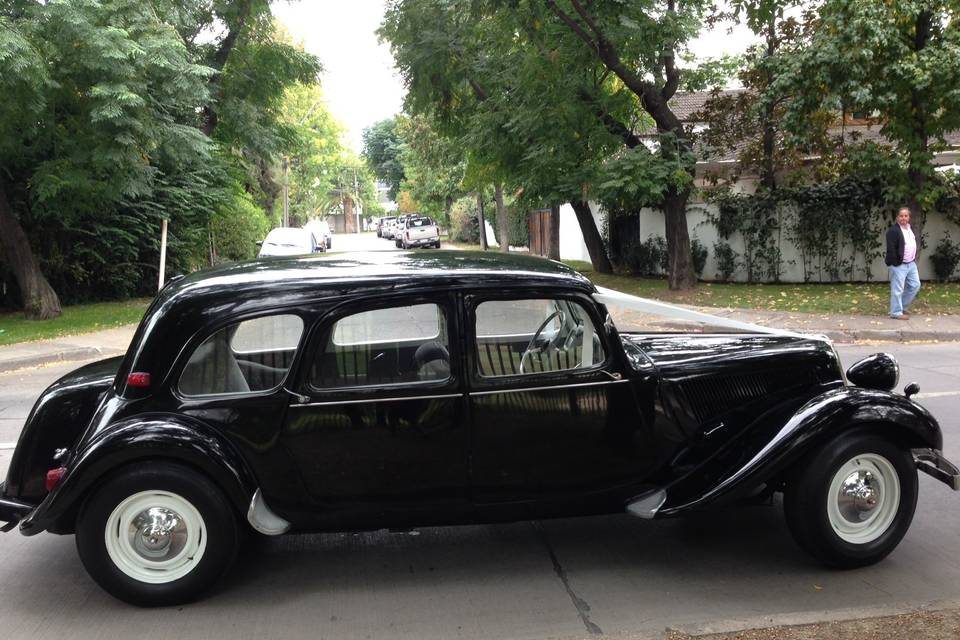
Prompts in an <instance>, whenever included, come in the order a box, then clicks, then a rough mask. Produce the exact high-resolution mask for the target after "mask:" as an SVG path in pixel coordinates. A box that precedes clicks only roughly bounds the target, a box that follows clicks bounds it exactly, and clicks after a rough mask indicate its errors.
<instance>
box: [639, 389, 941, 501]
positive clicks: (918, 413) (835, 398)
mask: <svg viewBox="0 0 960 640" xmlns="http://www.w3.org/2000/svg"><path fill="white" fill-rule="evenodd" d="M868 425H869V426H870V428H871V429H875V430H876V431H877V432H878V433H880V434H883V435H886V436H888V437H890V438H893V439H895V440H897V441H898V442H900V443H902V444H903V445H904V446H906V447H910V448H930V449H937V450H940V449H942V448H943V434H942V432H941V431H940V425H939V424H937V421H936V419H934V417H933V416H932V415H931V414H930V412H929V411H927V410H926V409H924V408H923V407H921V406H920V405H919V404H917V403H915V402H912V401H911V400H908V399H907V398H905V397H903V396H900V395H895V394H893V393H890V392H887V391H878V390H874V389H863V388H860V387H841V388H839V389H835V390H832V391H828V392H826V393H823V394H821V395H819V396H817V397H815V398H813V399H811V400H810V401H809V402H807V403H806V404H804V405H803V406H802V407H800V409H798V410H797V412H796V413H795V414H794V415H793V416H792V417H791V418H790V419H789V420H787V422H786V423H785V424H784V425H783V426H782V427H780V428H779V429H774V430H772V431H770V430H767V429H766V428H763V427H762V426H758V427H757V428H755V429H754V432H753V433H752V434H750V436H752V437H748V438H746V439H745V440H742V441H739V442H737V443H733V444H734V445H735V446H737V447H744V446H746V447H749V451H750V452H751V453H752V455H749V456H748V458H747V459H746V462H742V460H743V450H742V448H741V450H740V452H739V454H738V455H737V456H736V458H735V459H737V460H738V461H737V462H736V463H735V464H732V465H730V466H729V467H728V468H727V469H726V470H725V471H724V472H723V473H722V474H721V475H720V477H719V480H718V481H712V482H709V484H710V486H701V487H699V488H698V489H697V490H695V491H690V487H689V486H687V487H685V488H684V489H685V490H681V491H674V492H672V491H671V489H670V488H667V501H666V503H665V504H664V506H663V508H661V509H660V511H659V512H658V515H664V516H669V515H675V514H678V513H680V512H683V511H689V510H691V509H696V508H699V507H702V506H705V505H707V504H710V503H713V502H716V501H718V500H720V499H721V498H726V497H729V496H731V495H739V494H740V493H741V492H745V491H749V490H752V489H754V488H756V487H758V486H760V485H762V484H763V483H765V482H768V481H769V480H771V479H774V478H776V477H777V476H778V475H779V474H781V473H782V472H783V471H785V470H786V469H787V468H788V467H789V466H790V465H792V464H794V463H795V462H796V461H797V460H799V459H800V458H802V457H803V456H804V455H806V454H807V453H809V452H811V451H813V450H815V449H816V448H817V447H819V446H822V445H823V444H824V443H826V442H828V441H829V440H831V439H833V438H835V437H836V436H837V435H839V434H841V433H844V432H847V431H851V430H853V429H858V428H862V427H865V426H868ZM758 436H762V437H758ZM730 457H731V458H732V457H733V456H732V455H731V456H730ZM722 460H723V456H719V461H720V462H722ZM713 462H714V464H716V463H717V462H718V460H715V461H713ZM685 482H686V483H688V485H689V482H690V478H689V477H688V478H686V479H685ZM677 488H678V489H679V487H677ZM671 493H673V496H675V497H674V499H673V500H671V497H672V496H671Z"/></svg>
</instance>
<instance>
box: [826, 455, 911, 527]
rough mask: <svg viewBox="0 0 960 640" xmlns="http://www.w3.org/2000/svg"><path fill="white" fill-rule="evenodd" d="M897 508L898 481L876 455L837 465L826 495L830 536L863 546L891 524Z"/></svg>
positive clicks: (880, 457) (891, 468) (895, 474)
mask: <svg viewBox="0 0 960 640" xmlns="http://www.w3.org/2000/svg"><path fill="white" fill-rule="evenodd" d="M899 506H900V477H899V476H898V475H897V471H896V469H895V468H894V467H893V464H892V463H891V462H890V461H889V460H887V459H886V458H884V457H883V456H881V455H879V454H876V453H862V454H860V455H858V456H856V457H853V458H851V459H850V460H848V461H847V462H845V463H844V464H842V465H840V468H839V469H837V471H836V472H835V474H834V476H833V480H831V482H830V487H829V489H828V491H827V517H828V518H829V520H830V526H831V527H832V528H833V531H834V533H836V535H837V536H838V537H839V538H840V539H841V540H843V541H845V542H849V543H851V544H867V543H870V542H873V541H874V540H876V539H877V538H879V537H880V536H882V535H883V534H884V533H885V532H886V531H887V530H888V529H889V528H890V526H891V525H892V524H893V523H894V521H895V520H896V517H897V511H898V509H899Z"/></svg>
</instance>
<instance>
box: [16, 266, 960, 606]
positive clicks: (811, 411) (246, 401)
mask: <svg viewBox="0 0 960 640" xmlns="http://www.w3.org/2000/svg"><path fill="white" fill-rule="evenodd" d="M610 300H611V294H609V293H604V292H600V291H598V290H597V289H596V288H595V287H594V286H593V285H592V284H591V283H590V282H589V281H588V280H587V279H586V278H584V277H583V276H581V275H580V274H578V273H576V272H575V271H573V270H571V269H568V268H567V267H565V266H563V265H561V264H558V263H554V262H550V261H547V260H543V259H539V258H531V257H517V256H509V257H507V256H494V255H490V254H485V253H473V252H436V253H430V254H422V253H381V254H379V255H376V254H374V255H352V256H346V257H300V258H276V259H265V260H260V261H255V262H249V263H245V264H235V265H231V266H225V267H220V268H217V269H212V270H208V271H203V272H199V273H195V274H192V275H190V276H187V277H185V278H181V279H177V280H176V281H174V282H171V283H169V284H167V286H166V287H165V288H164V289H163V290H162V291H161V292H160V294H159V295H158V296H157V298H156V300H155V301H154V302H153V304H152V306H151V307H150V309H149V310H148V311H147V313H146V315H145V316H144V319H143V321H142V322H141V324H140V327H139V329H138V330H137V332H136V335H135V337H134V338H133V342H132V343H131V345H130V348H129V350H128V351H127V353H126V355H125V356H123V357H122V358H113V359H109V360H104V361H102V362H98V363H96V364H92V365H88V366H86V367H82V368H80V369H78V370H77V371H75V372H73V373H71V374H69V375H68V376H66V377H64V378H62V379H61V380H59V381H58V382H56V383H55V384H53V385H52V386H51V387H50V388H49V389H47V390H46V391H45V392H44V393H43V395H42V396H41V397H40V398H39V400H38V401H37V403H36V406H35V407H34V409H33V412H32V413H31V415H30V417H29V418H28V420H27V423H26V425H25V426H24V429H23V432H22V434H21V436H20V440H19V442H18V444H17V449H16V452H15V453H14V455H13V459H12V461H11V464H10V468H9V472H8V474H7V479H6V482H5V483H4V484H3V485H2V486H0V519H2V520H3V521H5V522H7V523H8V525H7V526H6V527H5V530H9V529H11V528H13V527H14V526H15V525H17V524H19V528H20V531H21V533H23V534H24V535H33V534H36V533H39V532H41V531H50V532H53V533H60V534H66V533H75V534H76V542H77V548H78V550H79V554H80V558H81V560H82V562H83V563H84V565H85V566H86V568H87V570H88V571H89V572H90V574H91V575H92V576H93V578H94V579H95V580H96V581H97V582H98V583H99V584H100V585H101V586H102V587H103V588H104V589H106V590H107V591H109V592H110V593H111V594H113V595H115V596H116V597H118V598H121V599H123V600H126V601H129V602H133V603H136V604H145V605H153V604H169V603H174V602H181V601H184V600H188V599H190V598H192V597H195V596H197V595H198V594H200V593H201V592H202V591H203V590H204V589H206V588H207V587H209V586H210V585H211V583H213V582H214V581H216V580H217V579H218V578H219V577H221V576H222V575H223V574H224V572H225V571H226V570H227V568H228V567H229V565H230V562H231V560H232V558H233V557H234V555H235V553H236V551H237V547H238V544H239V541H240V540H241V537H242V536H243V535H244V534H247V533H250V532H254V531H255V532H259V533H260V534H267V535H279V534H284V533H295V532H306V531H333V530H365V529H377V528H382V527H395V528H409V527H414V526H428V525H450V524H458V523H480V522H498V521H510V520H518V519H531V518H549V517H561V516H574V515H588V514H601V513H611V512H623V511H626V512H628V513H630V514H633V515H635V516H639V517H641V518H654V517H657V518H659V517H665V516H675V515H680V514H683V513H685V512H688V511H691V510H694V509H704V508H711V507H717V506H721V505H726V504H732V503H736V502H739V501H743V500H756V499H763V498H765V497H769V496H770V495H772V494H773V493H774V492H778V491H780V492H783V493H784V509H785V512H786V517H787V521H788V523H789V525H790V529H791V531H792V532H793V535H794V537H795V538H796V539H797V541H798V542H799V543H800V545H801V546H802V547H804V548H805V549H806V550H807V551H809V552H810V553H811V554H812V555H814V556H815V557H817V558H819V559H820V560H822V561H823V562H825V563H827V564H829V565H833V566H839V567H856V566H861V565H866V564H869V563H873V562H876V561H878V560H880V559H881V558H883V557H884V556H886V555H887V554H888V553H890V552H891V551H892V550H893V548H894V547H896V545H897V543H898V542H899V541H900V540H901V538H902V537H903V536H904V534H905V533H906V531H907V528H908V527H909V526H910V522H911V519H912V517H913V512H914V507H915V505H916V501H917V485H918V482H917V469H918V468H919V469H921V470H923V471H926V472H928V473H930V474H931V475H933V476H934V477H937V478H939V479H940V480H942V481H944V482H946V483H948V484H950V485H951V486H952V487H953V488H954V489H957V488H958V487H960V476H958V473H957V469H956V468H955V467H954V466H953V465H951V464H950V463H949V462H947V461H946V460H945V459H944V458H943V457H942V455H941V449H942V436H941V432H940V428H939V426H938V425H937V422H936V420H934V418H933V417H932V416H931V415H930V414H929V413H928V412H927V411H926V410H924V409H923V408H922V407H921V406H919V405H918V404H916V403H915V402H913V401H911V400H910V399H909V397H905V396H903V395H897V394H895V393H892V392H891V391H890V390H891V389H892V388H893V387H894V386H895V385H896V384H897V378H898V370H897V365H896V362H894V361H893V360H892V359H891V358H890V357H889V356H885V355H882V354H880V355H877V356H872V357H871V358H868V359H867V360H865V361H862V362H861V363H858V364H857V365H854V367H851V369H850V370H849V371H848V372H847V375H846V377H845V376H844V372H843V370H842V369H841V367H840V362H839V360H838V358H837V355H836V352H835V351H834V349H833V348H832V346H831V345H830V343H829V342H827V341H826V340H823V339H816V338H809V337H804V336H796V335H789V334H780V335H778V334H774V333H761V332H753V333H740V334H729V333H728V334H716V333H715V334H696V333H687V334H683V333H680V334H678V333H676V332H674V333H654V332H646V333H643V334H634V333H620V332H618V331H617V329H616V328H615V327H614V325H613V322H612V321H611V319H610V317H609V315H608V309H607V306H606V303H608V302H609V301H610ZM634 300H637V299H634ZM639 302H640V303H641V307H642V306H643V301H639ZM650 304H651V305H652V306H653V307H657V305H656V304H655V303H650ZM683 313H687V314H689V312H682V313H681V315H683ZM910 392H915V389H910V388H908V393H910Z"/></svg>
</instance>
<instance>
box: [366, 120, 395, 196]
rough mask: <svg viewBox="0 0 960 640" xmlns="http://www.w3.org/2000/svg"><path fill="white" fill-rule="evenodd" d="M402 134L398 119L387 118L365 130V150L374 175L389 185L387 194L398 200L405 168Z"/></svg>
mask: <svg viewBox="0 0 960 640" xmlns="http://www.w3.org/2000/svg"><path fill="white" fill-rule="evenodd" d="M401 145H402V140H401V134H400V132H399V131H398V119H397V118H387V119H386V120H381V121H380V122H377V123H376V124H373V125H371V126H369V127H367V128H366V129H364V130H363V152H362V153H361V155H362V156H363V158H364V159H365V160H366V161H367V164H368V165H369V166H370V169H371V170H372V171H373V173H374V175H376V176H377V178H379V179H380V180H381V181H383V182H384V184H386V185H387V186H388V187H389V191H388V192H387V196H388V197H389V198H390V199H391V200H394V201H396V199H397V194H398V193H400V186H401V185H402V184H403V179H404V177H405V175H404V168H403V162H402V161H401V160H400V153H401Z"/></svg>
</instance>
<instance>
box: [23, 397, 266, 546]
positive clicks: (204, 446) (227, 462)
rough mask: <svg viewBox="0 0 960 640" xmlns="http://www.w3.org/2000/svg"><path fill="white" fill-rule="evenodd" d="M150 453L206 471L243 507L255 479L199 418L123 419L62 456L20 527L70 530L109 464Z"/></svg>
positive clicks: (29, 530) (111, 467)
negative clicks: (56, 477) (58, 472)
mask: <svg viewBox="0 0 960 640" xmlns="http://www.w3.org/2000/svg"><path fill="white" fill-rule="evenodd" d="M150 459H165V460H176V461H180V462H183V463H185V464H187V465H190V466H192V467H194V468H196V469H198V470H200V471H201V472H203V473H205V474H206V475H207V476H208V477H209V478H210V479H211V480H212V481H213V482H214V483H215V484H216V485H218V486H219V487H220V489H222V490H223V492H224V494H225V495H226V496H227V497H228V498H229V499H230V501H231V502H232V503H233V504H234V506H235V507H236V508H237V509H238V512H239V513H245V512H246V509H247V507H248V505H249V503H250V499H251V497H252V496H253V494H254V492H255V491H256V489H257V483H256V479H255V478H254V476H253V474H252V473H251V471H250V469H249V468H248V467H247V464H246V462H245V461H244V459H243V458H242V457H241V455H240V454H239V453H238V452H237V451H236V449H235V448H234V447H233V446H232V445H231V444H230V443H229V442H228V441H227V440H226V439H225V438H223V437H222V436H221V435H220V434H219V433H218V432H216V431H215V430H214V429H212V428H210V427H209V426H208V425H206V424H204V423H203V422H201V421H199V420H194V419H191V418H186V417H184V416H172V415H166V414H154V415H142V416H137V417H135V418H131V419H128V420H123V421H121V422H118V423H117V424H115V425H112V426H110V427H109V428H107V429H105V430H103V431H101V432H99V433H97V434H96V435H95V436H94V437H93V438H91V439H90V441H89V442H86V443H83V444H82V446H81V448H80V449H79V450H78V451H77V452H76V453H75V454H74V455H73V456H72V458H71V459H70V460H69V461H68V462H67V465H66V466H67V472H66V473H65V474H64V476H63V478H62V479H61V480H60V482H59V484H58V485H57V486H56V488H55V489H54V490H53V491H51V492H50V493H49V494H48V495H47V497H46V498H45V499H44V500H43V502H41V503H40V504H39V505H38V506H37V508H36V509H34V510H33V511H32V512H31V513H30V514H29V515H28V516H27V517H26V518H24V519H23V521H21V523H20V532H21V533H23V534H24V535H33V534H35V533H39V532H41V531H44V530H50V531H52V532H54V533H69V532H71V531H72V530H73V526H74V520H75V517H76V513H77V511H78V509H79V508H80V504H81V503H82V501H83V499H84V498H85V496H86V495H87V493H88V492H89V491H90V489H91V488H92V487H94V485H95V484H96V483H97V482H98V481H100V479H101V478H103V477H104V476H106V475H107V474H109V473H110V472H112V471H113V470H114V469H117V468H118V467H121V466H123V465H127V464H135V463H137V462H138V461H146V460H150Z"/></svg>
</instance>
